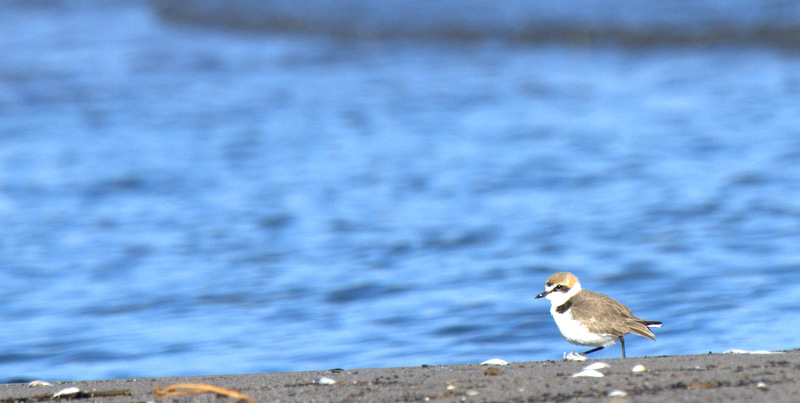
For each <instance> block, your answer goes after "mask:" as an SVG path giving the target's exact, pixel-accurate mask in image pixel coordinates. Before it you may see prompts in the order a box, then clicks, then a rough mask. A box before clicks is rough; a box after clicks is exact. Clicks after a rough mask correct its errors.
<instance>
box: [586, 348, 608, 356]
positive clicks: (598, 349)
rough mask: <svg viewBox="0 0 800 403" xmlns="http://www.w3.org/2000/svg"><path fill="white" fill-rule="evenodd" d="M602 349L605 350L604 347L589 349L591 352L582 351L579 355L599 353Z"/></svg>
mask: <svg viewBox="0 0 800 403" xmlns="http://www.w3.org/2000/svg"><path fill="white" fill-rule="evenodd" d="M604 348H605V347H597V348H593V349H591V350H589V351H584V352H582V353H581V355H586V354H589V353H593V352H595V351H600V350H602V349H604Z"/></svg>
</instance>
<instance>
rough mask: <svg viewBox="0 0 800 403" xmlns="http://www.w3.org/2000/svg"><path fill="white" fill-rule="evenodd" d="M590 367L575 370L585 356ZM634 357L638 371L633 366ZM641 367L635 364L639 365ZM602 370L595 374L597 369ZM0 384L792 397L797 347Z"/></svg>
mask: <svg viewBox="0 0 800 403" xmlns="http://www.w3.org/2000/svg"><path fill="white" fill-rule="evenodd" d="M598 363H605V364H607V365H608V366H607V367H603V366H602V365H596V366H597V367H600V368H599V369H596V371H597V373H591V372H590V374H593V375H595V376H585V377H575V376H573V375H575V374H576V373H579V372H581V371H583V370H584V368H586V367H587V366H589V365H593V364H598ZM637 365H641V366H643V367H644V370H643V371H640V372H634V371H633V368H634V367H635V366H637ZM639 369H640V370H641V368H639ZM598 373H599V374H602V376H601V377H600V376H598ZM45 381H48V382H49V383H51V384H52V385H46V386H29V385H28V384H27V383H10V384H4V385H2V386H1V387H0V402H34V401H47V400H50V399H51V398H52V396H53V395H54V394H56V393H57V392H58V391H61V390H64V389H66V388H78V389H80V390H81V392H80V393H78V394H73V395H72V396H70V397H67V396H64V397H62V398H61V399H66V398H69V399H71V400H72V401H80V400H84V401H91V402H98V403H99V402H147V401H155V400H158V398H159V396H156V394H155V391H156V388H161V389H163V388H166V387H168V386H169V385H173V384H178V383H192V384H197V383H200V384H207V385H213V386H215V387H220V388H227V389H230V390H235V391H238V392H239V393H242V394H244V395H246V396H249V397H251V398H252V399H253V401H257V402H295V401H303V402H354V401H358V402H399V401H476V402H483V401H506V402H533V401H535V402H542V401H556V402H558V401H594V400H598V399H608V400H609V401H648V402H698V401H770V402H790V401H800V383H799V382H798V381H800V350H790V351H782V352H778V353H776V354H745V353H738V354H737V353H727V354H711V353H709V354H705V355H686V356H664V357H630V358H627V359H620V358H617V359H603V360H598V359H589V360H587V361H584V362H574V361H542V362H514V363H509V364H508V365H502V366H501V365H480V364H468V365H422V366H419V367H406V368H366V369H330V370H320V371H306V372H283V373H260V374H244V375H218V376H188V377H170V378H141V379H113V380H94V381H74V382H63V381H54V380H45ZM161 399H163V400H166V401H179V402H209V401H218V402H224V401H237V398H234V397H229V396H224V395H223V394H217V393H211V392H207V393H202V394H187V395H182V396H175V397H169V398H163V397H161Z"/></svg>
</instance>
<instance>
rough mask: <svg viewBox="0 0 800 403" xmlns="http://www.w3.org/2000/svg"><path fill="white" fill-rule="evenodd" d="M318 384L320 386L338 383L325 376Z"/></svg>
mask: <svg viewBox="0 0 800 403" xmlns="http://www.w3.org/2000/svg"><path fill="white" fill-rule="evenodd" d="M318 383H319V384H320V385H333V384H334V383H336V381H335V380H333V379H331V378H328V377H326V376H323V377H322V378H319V382H318Z"/></svg>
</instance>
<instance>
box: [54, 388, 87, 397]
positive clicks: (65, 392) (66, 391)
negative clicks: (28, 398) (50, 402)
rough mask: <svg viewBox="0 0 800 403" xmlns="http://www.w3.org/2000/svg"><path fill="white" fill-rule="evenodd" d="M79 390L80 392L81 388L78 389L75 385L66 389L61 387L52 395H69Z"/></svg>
mask: <svg viewBox="0 0 800 403" xmlns="http://www.w3.org/2000/svg"><path fill="white" fill-rule="evenodd" d="M80 392H81V390H80V389H78V388H76V387H74V386H73V387H71V388H66V389H61V390H59V391H58V392H56V394H54V395H53V397H64V396H70V395H75V394H78V393H80Z"/></svg>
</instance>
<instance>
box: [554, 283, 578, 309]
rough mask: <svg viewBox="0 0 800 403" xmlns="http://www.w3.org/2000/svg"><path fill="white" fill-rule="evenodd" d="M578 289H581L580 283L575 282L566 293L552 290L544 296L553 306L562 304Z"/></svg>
mask: <svg viewBox="0 0 800 403" xmlns="http://www.w3.org/2000/svg"><path fill="white" fill-rule="evenodd" d="M580 290H581V283H575V285H574V286H572V288H570V290H569V291H567V292H566V293H563V292H558V291H553V292H551V293H549V294H547V296H546V297H545V298H547V299H549V300H550V303H551V304H552V306H553V308H555V307H557V306H561V305H563V304H564V303H565V302H567V300H568V299H570V298H572V297H573V296H574V295H575V294H577V293H578V292H579V291H580Z"/></svg>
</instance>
